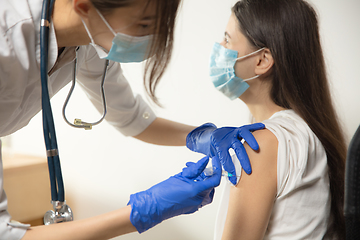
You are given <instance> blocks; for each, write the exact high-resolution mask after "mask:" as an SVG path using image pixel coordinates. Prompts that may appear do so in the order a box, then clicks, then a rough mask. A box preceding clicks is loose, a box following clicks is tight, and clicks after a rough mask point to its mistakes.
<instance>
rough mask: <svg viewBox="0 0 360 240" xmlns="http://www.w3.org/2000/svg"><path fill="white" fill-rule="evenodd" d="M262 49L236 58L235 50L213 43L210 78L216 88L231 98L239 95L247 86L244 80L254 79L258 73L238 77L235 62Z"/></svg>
mask: <svg viewBox="0 0 360 240" xmlns="http://www.w3.org/2000/svg"><path fill="white" fill-rule="evenodd" d="M263 49H264V48H261V49H259V50H257V51H255V52H252V53H250V54H248V55H245V56H242V57H239V58H238V52H237V51H234V50H231V49H227V48H225V47H223V46H221V45H220V44H219V43H215V44H214V47H213V49H212V53H211V57H210V78H211V81H212V82H213V84H214V86H215V87H216V89H217V90H219V91H220V92H222V93H223V94H225V96H227V97H228V98H230V99H231V100H234V99H236V98H238V97H240V96H241V94H243V93H244V92H245V91H246V89H248V88H249V84H247V83H246V81H250V80H252V79H255V78H257V77H259V76H260V75H256V76H255V77H252V78H248V79H242V78H239V77H237V76H236V75H235V69H234V66H235V63H236V62H237V61H239V60H241V59H244V58H246V57H248V56H251V55H253V54H255V53H258V52H260V51H261V50H263Z"/></svg>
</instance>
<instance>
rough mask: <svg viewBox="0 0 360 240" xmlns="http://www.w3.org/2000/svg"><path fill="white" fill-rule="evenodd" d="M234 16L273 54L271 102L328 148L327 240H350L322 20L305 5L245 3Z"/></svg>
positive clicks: (268, 0) (289, 0) (297, 1)
mask: <svg viewBox="0 0 360 240" xmlns="http://www.w3.org/2000/svg"><path fill="white" fill-rule="evenodd" d="M232 10H233V12H234V14H235V15H236V17H237V19H238V21H239V27H240V30H241V32H242V33H243V34H244V35H245V36H247V38H248V40H249V42H250V43H252V44H253V45H254V47H256V48H262V47H267V48H269V49H270V51H271V53H272V56H273V58H274V66H273V69H272V73H271V74H272V79H273V82H272V89H271V98H272V100H273V101H274V102H275V103H276V104H277V105H279V106H281V107H284V108H288V109H293V110H294V111H295V112H297V113H298V114H299V115H300V116H301V117H302V118H303V119H304V120H305V121H306V123H307V124H308V125H309V127H310V128H311V129H312V131H313V132H314V133H315V134H316V136H317V137H318V138H319V140H320V141H321V143H322V145H323V146H324V148H325V151H326V154H327V162H328V170H329V180H330V194H331V213H330V222H329V225H328V230H327V233H326V236H328V237H330V238H332V239H345V220H344V216H343V205H344V174H345V170H344V169H345V158H346V144H345V140H344V136H343V134H342V131H341V128H340V124H339V121H338V118H337V115H336V113H335V110H334V107H333V103H332V100H331V94H330V90H329V84H328V80H327V76H326V69H325V62H324V57H323V53H322V48H321V44H320V36H319V27H318V20H317V14H316V12H315V10H314V9H313V8H312V7H311V6H310V5H309V4H308V3H307V2H305V1H303V0H242V1H239V2H238V3H236V4H235V6H234V7H233V9H232Z"/></svg>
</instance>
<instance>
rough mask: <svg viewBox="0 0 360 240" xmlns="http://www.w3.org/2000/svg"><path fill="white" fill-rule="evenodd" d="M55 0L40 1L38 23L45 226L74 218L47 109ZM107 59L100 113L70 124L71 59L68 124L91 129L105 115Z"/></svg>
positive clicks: (64, 108) (53, 128) (52, 125)
mask: <svg viewBox="0 0 360 240" xmlns="http://www.w3.org/2000/svg"><path fill="white" fill-rule="evenodd" d="M54 2H55V0H44V1H43V5H42V11H41V24H40V76H41V95H42V117H43V130H44V140H45V146H46V156H47V162H48V167H49V177H50V188H51V203H52V205H53V208H54V210H49V211H47V212H46V213H45V216H44V224H45V225H49V224H53V223H61V222H68V221H72V220H73V219H74V217H73V212H72V210H71V208H70V207H69V206H68V205H67V204H66V201H65V191H64V183H63V178H62V172H61V165H60V158H59V152H58V146H57V140H56V133H55V125H54V119H53V115H52V110H51V104H50V96H49V90H48V48H49V30H50V16H51V13H52V9H53V6H54ZM108 65H109V61H108V60H106V63H105V69H104V74H103V77H102V81H101V94H102V95H101V96H102V101H103V108H104V110H103V116H102V117H101V119H100V120H99V121H97V122H94V123H88V122H83V121H81V120H80V119H75V122H74V124H73V123H71V122H69V121H68V120H67V118H66V115H65V110H66V106H67V104H68V102H69V99H70V96H71V94H72V92H73V90H74V88H75V79H76V69H77V56H76V59H75V61H74V73H73V80H72V86H71V88H70V91H69V94H68V96H67V98H66V101H65V103H64V106H63V111H62V113H63V117H64V119H65V121H66V122H67V123H68V124H69V125H70V126H72V127H76V128H84V129H91V128H92V126H95V125H97V124H99V123H100V122H102V121H103V120H104V118H105V115H106V100H105V92H104V81H105V76H106V71H107V67H108Z"/></svg>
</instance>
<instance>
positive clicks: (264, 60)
mask: <svg viewBox="0 0 360 240" xmlns="http://www.w3.org/2000/svg"><path fill="white" fill-rule="evenodd" d="M273 65H274V59H273V57H272V54H271V52H270V50H269V49H268V48H265V49H264V51H261V53H260V56H259V57H258V62H257V64H256V68H255V73H256V74H257V75H263V74H266V73H268V72H270V70H271V68H272V66H273Z"/></svg>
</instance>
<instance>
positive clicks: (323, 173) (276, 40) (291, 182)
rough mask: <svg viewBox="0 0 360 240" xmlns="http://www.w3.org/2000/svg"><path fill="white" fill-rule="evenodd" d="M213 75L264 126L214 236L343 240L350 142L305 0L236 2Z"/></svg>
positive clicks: (313, 16) (215, 55)
mask: <svg viewBox="0 0 360 240" xmlns="http://www.w3.org/2000/svg"><path fill="white" fill-rule="evenodd" d="M225 69H226V70H227V72H226V70H225ZM233 69H234V70H233ZM229 70H230V72H229ZM225 72H226V73H225ZM232 73H233V74H232ZM210 75H211V78H212V81H213V83H214V85H215V86H216V87H217V88H218V89H219V90H220V91H222V92H223V93H224V94H225V95H226V96H228V97H229V98H231V99H234V98H237V97H239V96H240V95H241V96H240V97H239V98H240V99H241V100H242V101H243V102H244V103H245V104H246V105H247V106H248V108H249V110H250V112H251V114H252V115H253V117H254V118H255V121H256V122H263V123H264V124H265V126H266V129H265V130H260V131H256V132H254V136H255V138H256V139H257V141H258V143H259V146H260V149H259V151H258V152H254V151H252V150H251V151H250V148H249V147H248V146H247V145H246V144H245V148H246V150H247V152H248V155H249V158H250V161H251V165H252V168H253V173H252V174H251V175H247V174H241V178H240V181H239V183H238V184H237V185H236V186H233V187H230V186H229V187H228V188H229V192H228V193H226V191H225V193H224V196H223V201H222V204H221V206H220V207H224V206H225V214H224V211H221V210H220V211H219V213H220V214H219V215H221V213H222V214H223V215H225V217H224V219H223V220H222V219H221V216H218V219H217V231H216V232H215V239H220V238H221V239H223V240H224V239H226V240H228V239H245V240H250V239H286V240H289V239H323V237H324V236H325V239H344V235H345V231H344V228H345V225H344V218H343V214H342V208H343V195H344V166H345V155H346V145H345V142H344V137H343V135H342V132H341V129H340V127H339V123H338V120H337V116H336V113H335V111H334V107H333V105H332V101H331V97H330V91H329V86H328V81H327V77H326V72H325V64H324V58H323V53H322V49H321V45H320V37H319V29H318V22H317V15H316V13H315V11H314V9H313V8H312V7H311V6H310V5H309V4H308V3H306V2H305V1H303V0H243V1H239V2H237V3H236V4H235V6H234V7H233V8H232V15H231V17H230V20H229V22H228V25H227V27H226V32H225V38H224V40H223V41H222V42H221V44H215V45H214V48H213V53H212V57H211V71H210ZM215 134H216V133H215ZM227 199H228V200H227ZM226 210H227V213H226Z"/></svg>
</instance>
